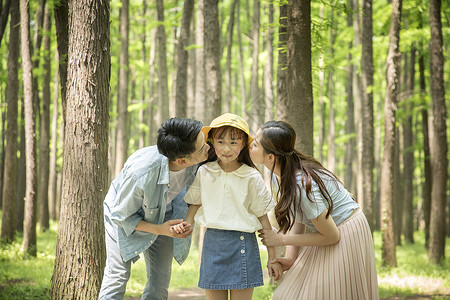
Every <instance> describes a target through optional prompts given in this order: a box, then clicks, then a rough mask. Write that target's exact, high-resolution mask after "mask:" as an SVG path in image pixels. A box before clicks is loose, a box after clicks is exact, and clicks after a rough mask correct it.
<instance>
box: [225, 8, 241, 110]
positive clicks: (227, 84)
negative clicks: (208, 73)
mask: <svg viewBox="0 0 450 300" xmlns="http://www.w3.org/2000/svg"><path fill="white" fill-rule="evenodd" d="M237 2H238V0H233V2H232V3H231V8H230V21H229V22H228V29H227V62H226V64H225V103H224V111H225V112H231V101H232V93H231V48H232V47H233V28H234V18H235V16H234V15H235V11H236V3H237ZM238 18H239V16H238Z"/></svg>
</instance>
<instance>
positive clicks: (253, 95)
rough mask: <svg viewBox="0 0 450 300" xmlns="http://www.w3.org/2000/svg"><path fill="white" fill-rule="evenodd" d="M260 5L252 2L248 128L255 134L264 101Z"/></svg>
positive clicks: (262, 114) (261, 118) (255, 1)
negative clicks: (262, 94)
mask: <svg viewBox="0 0 450 300" xmlns="http://www.w3.org/2000/svg"><path fill="white" fill-rule="evenodd" d="M259 19H260V3H259V0H254V1H253V19H252V43H253V48H252V76H251V77H250V99H251V102H252V111H253V114H252V115H253V116H252V118H250V120H249V121H250V128H253V131H254V132H256V131H257V129H258V126H259V125H260V124H263V123H264V112H265V107H264V99H263V97H261V95H260V91H259V72H258V71H259V27H260V20H259Z"/></svg>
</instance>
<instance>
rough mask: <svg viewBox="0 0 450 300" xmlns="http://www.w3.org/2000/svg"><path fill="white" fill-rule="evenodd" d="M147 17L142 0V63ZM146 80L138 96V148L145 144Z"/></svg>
mask: <svg viewBox="0 0 450 300" xmlns="http://www.w3.org/2000/svg"><path fill="white" fill-rule="evenodd" d="M146 18H147V2H146V1H145V0H143V1H142V64H143V65H145V63H146V62H147V50H146V35H147V31H146V29H145V27H146V22H145V20H146ZM146 85H147V80H145V78H144V79H143V80H142V83H141V97H140V99H141V100H140V104H141V105H140V108H139V119H138V120H139V148H143V147H144V146H145V133H146V132H145V129H144V126H143V125H144V124H145V121H144V118H145V108H146V107H147V104H146V100H145V96H146V95H145V90H146Z"/></svg>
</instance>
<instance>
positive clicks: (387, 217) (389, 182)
mask: <svg viewBox="0 0 450 300" xmlns="http://www.w3.org/2000/svg"><path fill="white" fill-rule="evenodd" d="M401 11H402V0H393V1H392V17H391V26H390V29H389V50H388V57H387V61H386V96H385V101H384V117H385V121H384V151H383V163H382V166H381V205H382V212H383V213H382V220H383V222H382V224H381V231H382V239H383V244H382V261H383V264H384V265H387V266H392V267H394V266H396V265H397V259H396V255H395V239H394V227H393V225H394V222H393V218H394V216H393V212H394V190H393V185H394V178H393V170H394V165H393V164H394V157H395V139H396V136H395V113H396V110H397V96H398V92H399V86H398V82H399V65H400V50H399V40H400V20H401Z"/></svg>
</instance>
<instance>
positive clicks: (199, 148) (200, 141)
mask: <svg viewBox="0 0 450 300" xmlns="http://www.w3.org/2000/svg"><path fill="white" fill-rule="evenodd" d="M208 151H209V145H208V144H207V143H206V140H205V135H204V134H203V132H201V131H200V133H199V134H198V136H197V141H196V142H195V151H194V153H191V154H189V155H188V160H186V163H187V167H190V166H193V165H195V164H198V163H201V162H202V161H205V160H206V159H207V158H208Z"/></svg>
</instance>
